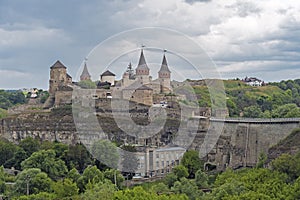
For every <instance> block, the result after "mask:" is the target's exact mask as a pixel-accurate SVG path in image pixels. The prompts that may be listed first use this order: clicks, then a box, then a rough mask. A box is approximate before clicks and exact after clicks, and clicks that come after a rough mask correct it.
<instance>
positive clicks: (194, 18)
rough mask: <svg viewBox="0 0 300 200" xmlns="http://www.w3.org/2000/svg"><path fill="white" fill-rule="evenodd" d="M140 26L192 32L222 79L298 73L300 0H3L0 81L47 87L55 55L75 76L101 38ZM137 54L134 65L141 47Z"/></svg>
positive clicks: (0, 2)
mask: <svg viewBox="0 0 300 200" xmlns="http://www.w3.org/2000/svg"><path fill="white" fill-rule="evenodd" d="M143 27H160V28H167V29H172V30H175V31H178V32H181V33H183V34H185V35H187V36H189V37H190V38H191V39H192V40H193V41H195V42H196V43H198V44H199V45H200V46H201V47H202V48H203V49H204V50H205V51H206V52H207V54H208V56H209V57H211V58H212V60H213V61H214V63H215V64H216V65H217V69H218V71H219V72H220V74H221V77H222V78H224V79H228V78H236V77H239V78H244V77H245V76H256V77H258V78H260V79H263V80H265V81H280V80H282V79H296V78H300V70H299V66H300V1H295V0H284V1H282V0H272V1H266V0H251V1H244V0H243V1H242V0H241V1H236V0H226V1H225V0H224V1H223V0H211V1H209V0H202V1H193V0H186V1H184V0H123V1H121V0H115V1H114V0H112V1H96V0H89V1H82V0H68V1H67V0H66V1H58V0H42V1H41V0H26V1H24V0H0V76H1V78H0V88H5V89H10V88H24V87H25V88H30V87H38V88H44V89H47V88H48V79H49V67H50V66H51V65H52V64H53V63H54V62H55V61H56V60H60V61H62V62H63V63H64V64H65V65H66V66H67V67H68V72H69V74H70V75H71V76H73V77H74V79H76V77H77V76H76V74H78V69H79V67H80V66H81V65H82V62H83V60H84V58H85V57H87V56H88V55H89V53H90V52H91V50H92V49H93V48H94V47H95V46H96V45H98V44H99V43H100V42H102V41H104V40H106V39H107V38H109V37H111V36H113V35H115V34H118V33H120V32H122V31H126V30H130V29H135V28H143ZM158 40H160V38H158ZM125 44H126V43H125ZM174 44H176V41H175V40H174ZM123 45H124V44H123ZM130 45H133V46H132V47H133V48H136V47H138V46H139V45H141V43H140V41H136V44H132V43H130ZM145 45H146V46H147V45H148V44H147V41H146V44H145ZM177 46H178V45H177ZM161 48H164V47H161ZM145 54H146V52H145ZM148 54H149V56H150V54H151V52H150V53H148ZM132 55H133V58H131V57H130V58H131V60H129V61H131V62H133V64H134V67H135V66H136V62H137V59H138V55H139V53H138V52H137V53H136V58H134V54H132ZM146 55H147V54H146ZM171 58H172V56H169V58H168V61H169V62H170V63H172V59H171ZM148 59H149V60H151V58H148ZM160 59H161V58H159V60H158V61H157V62H158V63H159V62H161V60H160ZM146 60H147V57H146ZM88 62H89V61H88ZM172 64H173V65H176V62H174V60H173V63H172ZM178 65H180V64H178ZM125 67H126V66H124V68H125ZM182 67H183V68H184V66H183V65H182ZM182 70H184V69H182ZM119 73H121V72H119ZM97 76H98V75H97ZM193 78H194V77H193ZM199 78H201V77H199Z"/></svg>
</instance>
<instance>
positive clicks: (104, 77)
mask: <svg viewBox="0 0 300 200" xmlns="http://www.w3.org/2000/svg"><path fill="white" fill-rule="evenodd" d="M115 77H116V75H115V74H114V73H112V72H111V71H109V70H106V71H105V72H103V73H102V74H101V75H100V82H101V83H109V85H111V86H114V85H115Z"/></svg>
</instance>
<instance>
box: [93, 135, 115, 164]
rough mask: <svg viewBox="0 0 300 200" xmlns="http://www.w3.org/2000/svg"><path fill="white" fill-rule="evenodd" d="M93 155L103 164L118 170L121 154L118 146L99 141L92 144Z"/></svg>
mask: <svg viewBox="0 0 300 200" xmlns="http://www.w3.org/2000/svg"><path fill="white" fill-rule="evenodd" d="M91 154H92V155H93V156H94V157H95V158H96V159H97V160H98V161H100V162H101V163H102V164H105V165H106V166H108V167H111V168H114V169H116V168H117V167H118V161H119V154H118V150H117V146H115V145H114V144H113V143H112V142H110V141H108V140H98V141H96V142H94V143H93V144H92V147H91Z"/></svg>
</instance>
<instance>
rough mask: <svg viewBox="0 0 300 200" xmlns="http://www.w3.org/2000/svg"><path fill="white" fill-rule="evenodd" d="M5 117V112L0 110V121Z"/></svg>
mask: <svg viewBox="0 0 300 200" xmlns="http://www.w3.org/2000/svg"><path fill="white" fill-rule="evenodd" d="M5 117H7V110H5V109H3V108H0V119H1V118H5Z"/></svg>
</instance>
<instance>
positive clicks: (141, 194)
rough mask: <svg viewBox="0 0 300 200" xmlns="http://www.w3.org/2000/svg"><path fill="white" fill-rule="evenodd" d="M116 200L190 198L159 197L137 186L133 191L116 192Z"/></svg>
mask: <svg viewBox="0 0 300 200" xmlns="http://www.w3.org/2000/svg"><path fill="white" fill-rule="evenodd" d="M114 199H118V200H130V199H134V200H145V199H147V200H167V199H170V200H175V199H176V200H187V199H188V198H187V197H186V196H185V195H182V194H179V195H169V196H166V195H158V194H155V193H153V192H147V191H145V190H144V189H143V188H142V187H140V186H137V187H134V188H133V189H131V190H129V189H126V190H120V191H117V192H115V194H114Z"/></svg>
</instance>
